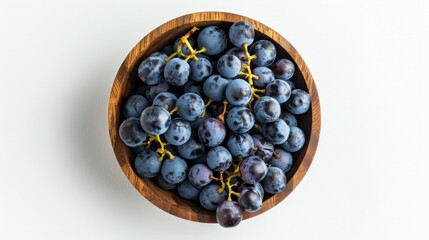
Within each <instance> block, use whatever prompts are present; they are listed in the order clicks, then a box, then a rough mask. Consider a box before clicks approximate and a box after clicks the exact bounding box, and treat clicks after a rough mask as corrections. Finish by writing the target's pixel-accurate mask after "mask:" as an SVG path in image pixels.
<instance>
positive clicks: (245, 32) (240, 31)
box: [229, 21, 255, 48]
mask: <svg viewBox="0 0 429 240" xmlns="http://www.w3.org/2000/svg"><path fill="white" fill-rule="evenodd" d="M229 40H230V41H231V43H232V45H234V46H236V47H238V48H243V43H246V44H247V45H250V44H252V43H253V40H255V29H254V28H253V26H252V24H250V23H249V22H246V21H238V22H235V23H233V24H232V26H231V27H230V28H229Z"/></svg>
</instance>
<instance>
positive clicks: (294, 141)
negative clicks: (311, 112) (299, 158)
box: [282, 126, 305, 152]
mask: <svg viewBox="0 0 429 240" xmlns="http://www.w3.org/2000/svg"><path fill="white" fill-rule="evenodd" d="M304 144H305V134H304V132H303V131H302V130H301V128H299V127H294V126H292V127H290V134H289V137H288V139H287V140H286V142H285V143H284V144H282V147H283V148H284V149H285V150H286V151H288V152H297V151H299V150H300V149H301V148H302V147H303V146H304Z"/></svg>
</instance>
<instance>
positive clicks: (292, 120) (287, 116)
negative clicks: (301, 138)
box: [280, 111, 298, 127]
mask: <svg viewBox="0 0 429 240" xmlns="http://www.w3.org/2000/svg"><path fill="white" fill-rule="evenodd" d="M280 119H283V121H285V122H286V124H287V125H289V127H292V126H293V127H296V126H298V121H297V120H296V117H295V116H294V115H293V114H292V113H289V112H286V111H284V112H282V114H280Z"/></svg>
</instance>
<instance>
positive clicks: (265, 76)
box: [252, 67, 275, 88]
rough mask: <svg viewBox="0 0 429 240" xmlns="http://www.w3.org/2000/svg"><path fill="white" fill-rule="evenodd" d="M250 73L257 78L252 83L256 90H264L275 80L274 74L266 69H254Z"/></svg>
mask: <svg viewBox="0 0 429 240" xmlns="http://www.w3.org/2000/svg"><path fill="white" fill-rule="evenodd" d="M252 73H253V74H254V75H256V76H258V79H256V80H254V81H253V86H255V87H257V88H265V87H266V86H267V84H268V83H270V82H273V81H274V79H275V77H274V73H273V72H272V71H271V69H269V68H267V67H255V68H254V69H253V70H252Z"/></svg>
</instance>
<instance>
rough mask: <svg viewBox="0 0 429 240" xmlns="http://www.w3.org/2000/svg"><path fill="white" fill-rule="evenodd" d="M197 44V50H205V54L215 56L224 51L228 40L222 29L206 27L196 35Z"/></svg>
mask: <svg viewBox="0 0 429 240" xmlns="http://www.w3.org/2000/svg"><path fill="white" fill-rule="evenodd" d="M197 43H198V47H199V48H203V47H205V48H206V51H205V53H206V54H208V55H217V54H219V53H221V52H223V50H225V48H226V45H227V44H228V39H227V37H226V34H225V32H224V31H223V30H222V28H220V27H218V26H208V27H205V28H204V29H203V30H201V32H200V34H198V38H197Z"/></svg>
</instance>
